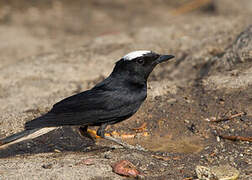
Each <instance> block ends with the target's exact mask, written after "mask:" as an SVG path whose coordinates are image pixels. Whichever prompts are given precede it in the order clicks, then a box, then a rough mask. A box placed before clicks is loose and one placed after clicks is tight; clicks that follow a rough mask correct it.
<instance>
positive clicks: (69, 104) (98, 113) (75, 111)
mask: <svg viewBox="0 0 252 180" xmlns="http://www.w3.org/2000/svg"><path fill="white" fill-rule="evenodd" d="M132 104H133V105H132ZM137 109H138V107H135V106H134V102H133V99H132V97H131V98H127V96H126V95H125V94H123V93H121V92H117V91H104V90H100V89H91V90H88V91H85V92H82V93H80V94H77V95H74V96H71V97H68V98H66V99H64V100H62V101H60V102H58V103H56V104H55V105H54V106H53V108H52V110H51V111H50V112H48V113H47V114H45V115H43V116H41V117H39V118H37V119H34V120H32V121H29V122H27V123H26V125H25V127H26V129H33V128H38V127H52V126H64V125H99V124H101V123H104V122H112V121H117V120H123V119H126V118H127V117H129V116H131V115H132V114H134V113H135V112H136V110H137Z"/></svg>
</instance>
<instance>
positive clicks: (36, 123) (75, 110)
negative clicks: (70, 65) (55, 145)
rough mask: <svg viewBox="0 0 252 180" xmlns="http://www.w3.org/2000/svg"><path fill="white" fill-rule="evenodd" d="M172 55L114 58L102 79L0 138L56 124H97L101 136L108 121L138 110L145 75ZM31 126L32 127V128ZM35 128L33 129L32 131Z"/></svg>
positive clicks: (134, 54) (144, 53)
mask: <svg viewBox="0 0 252 180" xmlns="http://www.w3.org/2000/svg"><path fill="white" fill-rule="evenodd" d="M173 57H174V56H172V55H159V54H157V53H154V52H151V51H135V52H132V53H129V54H127V55H126V56H124V57H123V58H122V59H120V60H119V61H117V62H116V65H115V67H114V69H113V71H112V73H111V74H110V75H109V77H108V78H106V79H105V80H104V81H102V82H100V83H98V84H97V85H96V86H94V87H93V88H92V89H90V90H87V91H84V92H82V93H79V94H76V95H73V96H71V97H68V98H66V99H63V100H62V101H60V102H58V103H56V104H55V105H54V106H53V108H52V109H51V110H50V111H49V112H48V113H47V114H45V115H42V116H41V117H38V118H36V119H33V120H31V121H29V122H27V123H26V124H25V129H26V130H25V131H23V132H21V133H19V134H17V136H15V135H13V136H12V137H11V138H6V139H4V140H2V141H0V144H1V143H2V144H7V143H10V142H12V141H14V140H17V139H19V138H20V137H25V136H27V132H28V134H31V133H34V132H37V131H39V130H40V129H41V128H42V129H43V128H47V127H58V126H81V127H83V129H87V126H100V127H99V129H98V131H97V134H98V135H100V136H102V137H104V130H105V128H106V126H107V125H109V124H114V123H117V122H120V121H123V120H125V119H127V118H129V117H130V116H132V115H133V114H134V113H136V112H137V110H138V109H139V107H140V106H141V104H142V103H143V101H144V100H145V99H146V97H147V79H148V77H149V75H150V73H151V72H152V70H153V69H154V68H155V66H156V65H157V64H159V63H161V62H164V61H167V60H169V59H171V58H173ZM31 130H32V131H31ZM33 130H34V132H33Z"/></svg>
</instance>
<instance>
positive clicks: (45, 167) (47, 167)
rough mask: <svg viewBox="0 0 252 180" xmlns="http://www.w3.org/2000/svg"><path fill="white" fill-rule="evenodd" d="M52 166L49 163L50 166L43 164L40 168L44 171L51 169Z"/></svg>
mask: <svg viewBox="0 0 252 180" xmlns="http://www.w3.org/2000/svg"><path fill="white" fill-rule="evenodd" d="M52 166H53V165H52V164H51V163H50V164H43V165H42V168H44V169H52Z"/></svg>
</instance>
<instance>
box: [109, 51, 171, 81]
mask: <svg viewBox="0 0 252 180" xmlns="http://www.w3.org/2000/svg"><path fill="white" fill-rule="evenodd" d="M172 58H174V56H173V55H161V54H157V53H155V52H152V51H133V52H131V53H129V54H126V55H125V56H124V57H122V58H121V59H120V60H119V61H117V62H116V66H115V68H114V70H113V72H112V75H120V76H125V77H127V78H128V79H132V81H136V83H137V82H138V81H139V82H141V81H143V82H146V81H147V79H148V77H149V75H150V73H151V72H152V70H153V69H154V68H155V67H156V65H157V64H160V63H162V62H165V61H168V60H169V59H172Z"/></svg>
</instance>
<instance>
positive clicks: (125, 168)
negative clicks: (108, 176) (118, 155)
mask: <svg viewBox="0 0 252 180" xmlns="http://www.w3.org/2000/svg"><path fill="white" fill-rule="evenodd" d="M112 168H113V171H114V172H115V173H116V174H119V175H122V176H127V177H134V178H136V177H142V175H141V174H140V172H139V171H138V170H137V169H136V167H135V166H134V165H133V164H132V163H131V162H129V161H128V160H121V161H119V162H117V163H115V164H114V165H113V166H112Z"/></svg>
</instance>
